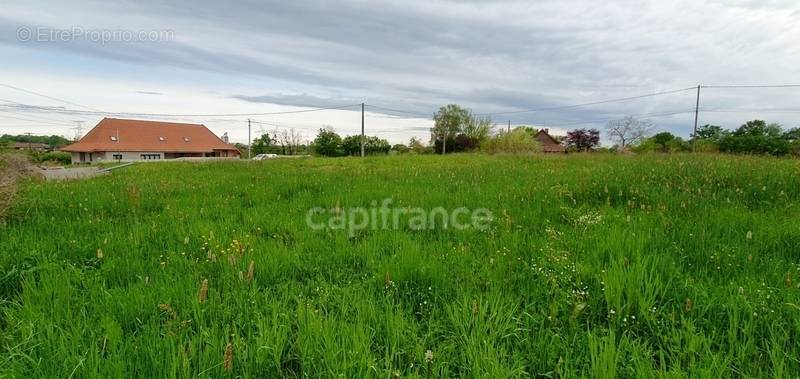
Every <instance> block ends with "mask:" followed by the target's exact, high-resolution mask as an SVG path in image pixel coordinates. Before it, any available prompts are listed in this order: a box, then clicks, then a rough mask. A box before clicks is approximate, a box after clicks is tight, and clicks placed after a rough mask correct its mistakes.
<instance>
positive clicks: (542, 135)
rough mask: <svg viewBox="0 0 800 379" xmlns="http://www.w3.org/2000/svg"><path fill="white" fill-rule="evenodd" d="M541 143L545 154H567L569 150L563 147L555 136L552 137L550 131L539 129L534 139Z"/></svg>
mask: <svg viewBox="0 0 800 379" xmlns="http://www.w3.org/2000/svg"><path fill="white" fill-rule="evenodd" d="M533 138H535V139H536V141H537V142H539V145H540V146H541V147H542V152H543V153H562V154H563V153H566V152H567V149H566V148H565V147H564V146H563V145H561V143H559V142H558V140H556V139H555V138H553V136H551V135H550V129H539V131H538V132H537V133H536V135H535V136H534V137H533Z"/></svg>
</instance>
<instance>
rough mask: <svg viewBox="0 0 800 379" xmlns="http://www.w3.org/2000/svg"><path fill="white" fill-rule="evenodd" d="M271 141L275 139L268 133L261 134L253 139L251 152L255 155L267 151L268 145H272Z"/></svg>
mask: <svg viewBox="0 0 800 379" xmlns="http://www.w3.org/2000/svg"><path fill="white" fill-rule="evenodd" d="M273 143H275V141H274V140H273V139H272V137H270V135H269V133H264V134H262V135H261V136H259V137H258V138H256V139H255V140H253V146H252V147H251V151H252V154H253V155H254V156H255V155H258V154H265V153H267V152H268V151H269V147H270V146H272V144H273Z"/></svg>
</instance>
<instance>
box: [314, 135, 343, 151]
mask: <svg viewBox="0 0 800 379" xmlns="http://www.w3.org/2000/svg"><path fill="white" fill-rule="evenodd" d="M314 152H315V153H317V154H319V155H323V156H326V157H338V156H340V155H342V137H340V136H339V135H338V134H336V132H334V131H333V130H331V129H320V130H319V134H317V138H315V139H314Z"/></svg>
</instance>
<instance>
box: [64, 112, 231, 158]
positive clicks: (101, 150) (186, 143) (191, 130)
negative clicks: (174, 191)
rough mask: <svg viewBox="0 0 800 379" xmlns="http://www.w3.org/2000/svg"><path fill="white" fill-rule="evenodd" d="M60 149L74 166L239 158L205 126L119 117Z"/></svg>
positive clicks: (98, 126)
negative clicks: (143, 161)
mask: <svg viewBox="0 0 800 379" xmlns="http://www.w3.org/2000/svg"><path fill="white" fill-rule="evenodd" d="M60 150H61V151H67V152H70V153H72V163H99V162H109V161H112V162H113V161H125V162H130V161H140V160H162V159H177V158H238V157H239V150H238V149H237V148H236V147H235V146H233V145H231V144H229V143H228V142H227V141H225V140H223V139H221V138H219V137H217V136H216V135H215V134H214V133H213V132H211V131H210V130H208V128H206V127H205V125H199V124H182V123H176V122H161V121H144V120H128V119H119V118H104V119H103V120H102V121H100V123H98V124H97V126H95V127H94V128H93V129H92V130H90V131H89V133H87V134H86V135H85V136H84V137H83V138H81V139H80V141H78V142H75V143H73V144H71V145H68V146H64V147H63V148H61V149H60Z"/></svg>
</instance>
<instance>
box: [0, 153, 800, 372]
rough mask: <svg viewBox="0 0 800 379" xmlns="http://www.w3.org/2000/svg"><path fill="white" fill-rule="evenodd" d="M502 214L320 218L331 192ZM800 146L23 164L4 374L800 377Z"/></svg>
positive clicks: (1, 325)
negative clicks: (767, 153) (385, 225)
mask: <svg viewBox="0 0 800 379" xmlns="http://www.w3.org/2000/svg"><path fill="white" fill-rule="evenodd" d="M387 198H391V199H392V200H393V201H394V204H395V205H397V206H401V207H423V208H428V209H430V208H434V207H444V208H447V209H454V208H458V207H470V208H477V207H483V208H486V209H489V210H491V212H492V213H493V215H494V218H493V219H492V221H491V223H490V226H489V228H488V229H483V230H476V229H468V230H454V229H445V228H435V229H432V230H415V229H412V228H409V227H407V226H403V227H400V228H398V229H396V230H371V229H369V230H360V231H358V232H357V233H347V232H346V231H343V230H330V229H323V230H312V229H311V228H309V227H308V225H307V223H306V214H307V212H308V210H309V209H311V208H314V207H323V208H340V207H341V208H348V207H362V206H363V207H368V206H369V205H370V204H371V203H372V202H374V201H381V200H383V199H387ZM798 217H800V161H797V160H790V159H777V158H757V157H733V156H719V155H700V154H698V155H642V156H619V155H581V154H575V155H569V156H533V157H531V156H485V155H454V156H448V157H440V156H394V157H375V158H366V159H357V158H339V159H321V158H314V159H301V160H294V159H293V160H271V161H263V162H238V161H237V162H233V161H232V162H216V163H166V162H164V163H157V164H138V165H134V166H131V167H128V168H125V169H122V170H119V171H116V172H114V174H112V175H109V176H103V177H98V178H93V179H90V180H85V181H73V182H60V183H52V182H49V183H44V182H40V181H37V180H33V179H31V180H27V181H26V182H24V183H22V187H21V193H20V194H19V195H18V197H17V198H16V199H15V202H14V205H13V207H12V208H11V209H10V211H9V212H8V214H7V216H6V221H5V223H4V224H3V225H2V226H0V312H1V313H0V345H1V346H0V349H2V358H0V376H12V377H13V376H17V377H25V376H30V377H104V378H105V377H134V376H135V377H234V376H240V377H289V378H292V377H345V378H362V377H376V378H396V377H397V378H399V377H422V378H428V377H486V378H503V377H528V376H533V377H567V378H571V377H601V378H610V377H686V376H691V377H715V378H717V377H798V376H800V360H799V359H800V259H798V258H799V257H800V219H799V218H798Z"/></svg>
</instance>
